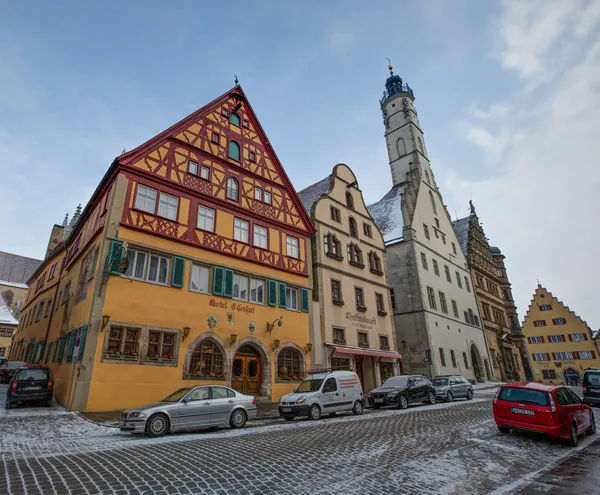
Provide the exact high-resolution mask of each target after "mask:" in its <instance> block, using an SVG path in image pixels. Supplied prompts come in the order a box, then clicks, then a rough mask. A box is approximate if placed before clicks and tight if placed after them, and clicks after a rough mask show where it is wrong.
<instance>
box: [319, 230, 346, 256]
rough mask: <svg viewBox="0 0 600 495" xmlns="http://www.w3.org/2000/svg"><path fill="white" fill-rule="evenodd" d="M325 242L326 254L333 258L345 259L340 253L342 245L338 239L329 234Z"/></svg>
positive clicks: (324, 239)
mask: <svg viewBox="0 0 600 495" xmlns="http://www.w3.org/2000/svg"><path fill="white" fill-rule="evenodd" d="M323 242H324V245H325V254H327V255H329V256H332V257H334V258H340V259H343V257H342V255H341V253H340V251H341V249H342V247H341V245H340V241H338V239H337V237H335V236H334V235H331V234H327V235H326V236H325V237H324V238H323Z"/></svg>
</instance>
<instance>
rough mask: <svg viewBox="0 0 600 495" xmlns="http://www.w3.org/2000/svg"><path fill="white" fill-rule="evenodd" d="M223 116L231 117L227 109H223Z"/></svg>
mask: <svg viewBox="0 0 600 495" xmlns="http://www.w3.org/2000/svg"><path fill="white" fill-rule="evenodd" d="M221 115H224V116H225V117H227V115H229V113H228V112H227V109H226V108H221Z"/></svg>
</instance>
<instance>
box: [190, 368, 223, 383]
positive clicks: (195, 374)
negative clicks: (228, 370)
mask: <svg viewBox="0 0 600 495" xmlns="http://www.w3.org/2000/svg"><path fill="white" fill-rule="evenodd" d="M190 376H191V377H194V378H200V379H204V378H212V379H214V380H227V375H226V374H224V373H223V372H222V371H217V372H216V373H207V372H205V371H202V370H201V369H198V368H196V369H193V370H192V371H191V372H190Z"/></svg>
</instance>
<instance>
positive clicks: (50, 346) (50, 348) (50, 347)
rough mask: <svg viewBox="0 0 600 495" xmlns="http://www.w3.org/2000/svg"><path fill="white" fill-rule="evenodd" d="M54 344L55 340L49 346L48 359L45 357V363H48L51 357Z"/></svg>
mask: <svg viewBox="0 0 600 495" xmlns="http://www.w3.org/2000/svg"><path fill="white" fill-rule="evenodd" d="M53 345H54V342H50V345H49V346H48V349H47V350H46V359H44V364H48V361H49V359H50V354H52V346H53Z"/></svg>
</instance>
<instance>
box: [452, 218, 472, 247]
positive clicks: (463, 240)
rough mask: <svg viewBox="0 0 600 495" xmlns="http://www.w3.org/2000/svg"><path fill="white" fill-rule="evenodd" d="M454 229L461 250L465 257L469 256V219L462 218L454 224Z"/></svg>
mask: <svg viewBox="0 0 600 495" xmlns="http://www.w3.org/2000/svg"><path fill="white" fill-rule="evenodd" d="M452 228H453V229H454V232H455V233H456V237H457V238H458V243H459V244H460V249H462V252H463V254H464V255H465V256H468V254H469V253H468V252H467V248H468V243H469V217H465V218H460V219H459V220H456V221H454V222H452Z"/></svg>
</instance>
